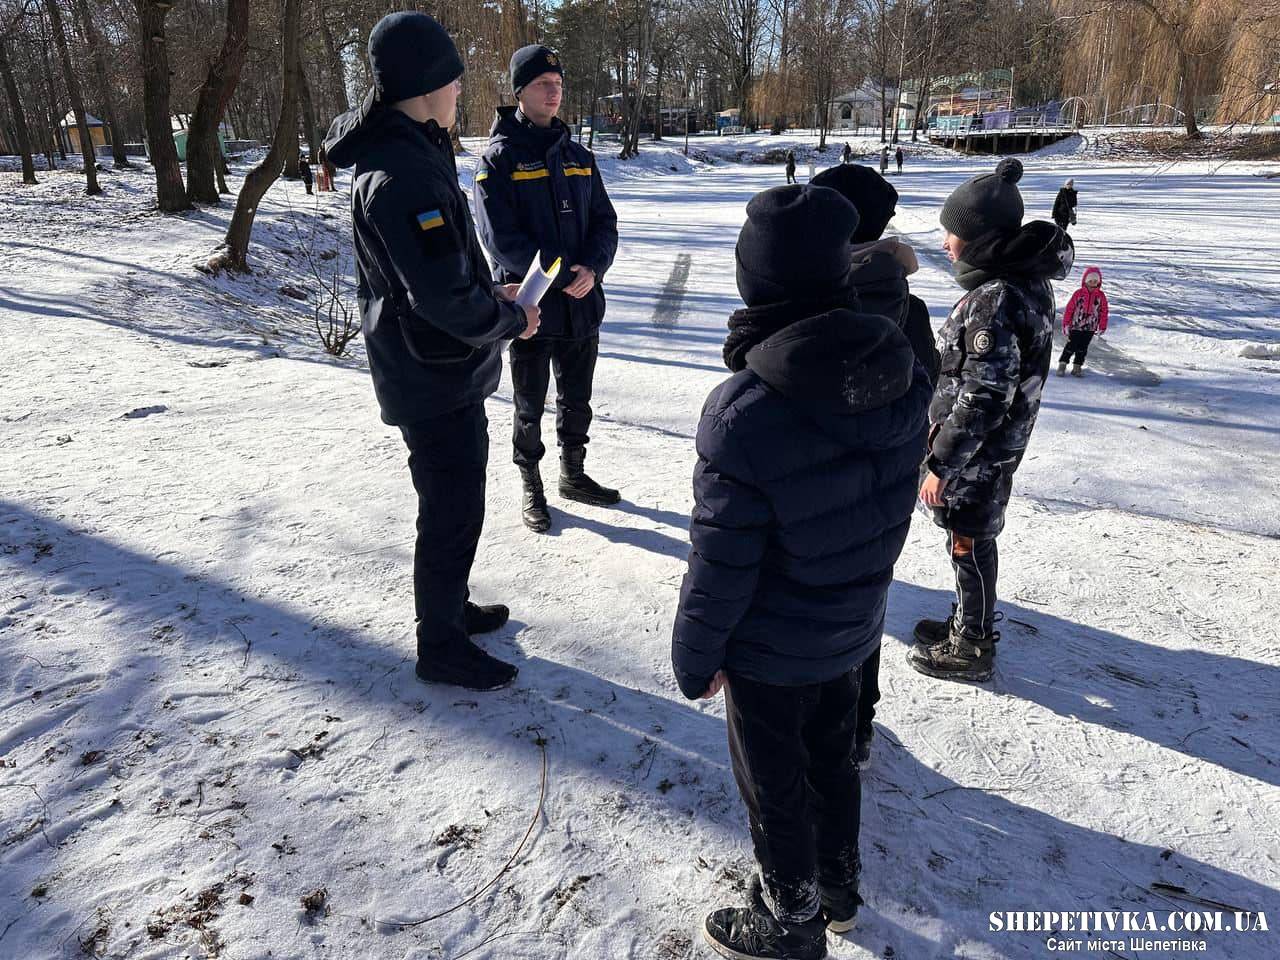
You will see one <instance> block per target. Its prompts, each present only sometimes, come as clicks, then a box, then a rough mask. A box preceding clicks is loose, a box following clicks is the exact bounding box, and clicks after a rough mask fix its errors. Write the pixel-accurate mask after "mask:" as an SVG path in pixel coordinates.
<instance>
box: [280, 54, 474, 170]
mask: <svg viewBox="0 0 1280 960" xmlns="http://www.w3.org/2000/svg"><path fill="white" fill-rule="evenodd" d="M298 96H299V97H300V98H301V101H302V126H303V128H304V130H303V132H304V133H306V135H307V153H308V156H309V157H310V160H311V162H312V163H315V162H316V154H317V153H318V152H319V151H320V144H321V143H322V141H321V139H320V131H319V128H318V126H317V124H316V109H315V104H314V103H312V100H311V84H309V83H307V72H306V71H305V70H303V69H302V67H301V66H299V67H298ZM460 126H461V124H454V128H455V129H456V128H458V127H460ZM458 146H459V147H460V146H462V141H461V140H459V141H458ZM299 172H301V171H299Z"/></svg>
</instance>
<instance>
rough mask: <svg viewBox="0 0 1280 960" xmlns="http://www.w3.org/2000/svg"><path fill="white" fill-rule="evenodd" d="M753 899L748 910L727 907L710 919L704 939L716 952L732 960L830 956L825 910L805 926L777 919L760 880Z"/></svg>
mask: <svg viewBox="0 0 1280 960" xmlns="http://www.w3.org/2000/svg"><path fill="white" fill-rule="evenodd" d="M749 896H750V898H751V905H750V906H748V907H725V908H723V909H721V910H715V911H713V912H712V913H710V914H708V915H707V919H706V921H705V922H704V924H703V927H702V938H703V939H704V940H706V941H707V945H708V946H709V947H711V949H712V950H714V951H715V952H716V953H718V954H720V956H722V957H729V958H730V960H822V958H823V957H825V956H826V955H827V933H826V928H827V918H826V917H825V916H824V915H823V913H822V911H821V910H819V911H818V915H817V916H815V917H814V918H813V919H812V920H806V921H805V922H804V923H786V924H784V923H782V922H780V921H778V920H776V919H774V916H773V914H772V913H770V912H769V908H768V907H767V906H766V905H765V903H764V898H763V897H761V895H760V878H759V877H758V876H757V877H756V878H755V879H754V881H753V882H752V884H751V886H750V889H749ZM846 929H847V928H846Z"/></svg>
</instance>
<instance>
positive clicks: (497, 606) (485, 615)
mask: <svg viewBox="0 0 1280 960" xmlns="http://www.w3.org/2000/svg"><path fill="white" fill-rule="evenodd" d="M510 617H511V611H510V610H508V609H507V608H506V607H505V606H504V605H503V604H501V603H491V604H487V605H486V606H483V607H482V606H480V605H479V604H478V603H472V602H471V601H470V600H468V601H467V602H466V604H464V605H463V608H462V618H463V620H465V621H466V624H467V633H468V634H469V635H471V636H475V635H476V634H477V633H493V631H495V630H498V629H500V628H501V627H502V626H504V625H505V624H506V622H507V620H508V619H509V618H510Z"/></svg>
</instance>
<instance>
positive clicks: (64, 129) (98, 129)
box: [58, 113, 111, 154]
mask: <svg viewBox="0 0 1280 960" xmlns="http://www.w3.org/2000/svg"><path fill="white" fill-rule="evenodd" d="M84 119H85V123H87V124H88V125H89V140H90V141H91V142H92V143H93V152H94V153H95V154H97V152H98V147H108V146H110V145H111V136H110V131H109V130H108V129H107V125H106V124H105V123H103V122H102V121H101V120H99V119H98V118H97V117H95V116H94V115H93V114H92V113H86V114H85V115H84ZM58 137H59V139H60V140H61V141H62V146H63V149H65V150H66V151H67V152H68V153H79V154H83V153H84V150H82V149H81V147H80V130H79V128H78V127H77V126H76V115H75V114H74V113H68V114H67V115H66V116H65V117H63V118H62V123H60V124H58Z"/></svg>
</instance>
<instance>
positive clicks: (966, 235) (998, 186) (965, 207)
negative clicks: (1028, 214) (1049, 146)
mask: <svg viewBox="0 0 1280 960" xmlns="http://www.w3.org/2000/svg"><path fill="white" fill-rule="evenodd" d="M1021 179H1022V164H1021V163H1020V162H1018V161H1017V160H1015V159H1014V158H1013V157H1006V158H1005V159H1003V160H1001V161H1000V162H999V163H998V164H996V172H995V173H984V174H982V175H980V176H977V177H974V178H973V179H971V180H967V181H965V182H964V183H962V184H960V186H958V187H956V189H955V190H954V191H952V193H951V196H949V197H947V202H946V203H945V204H943V206H942V217H941V220H942V225H943V227H945V228H946V230H947V232H948V233H953V234H955V235H956V236H957V237H959V238H960V239H961V240H974V239H977V238H978V237H980V236H982V235H983V234H984V233H992V232H1000V233H1013V232H1014V231H1016V230H1017V229H1018V228H1019V227H1020V226H1022V213H1023V207H1022V194H1021V193H1019V192H1018V181H1019V180H1021Z"/></svg>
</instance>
